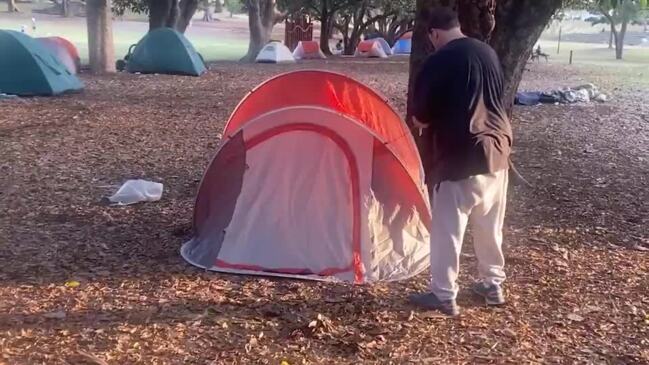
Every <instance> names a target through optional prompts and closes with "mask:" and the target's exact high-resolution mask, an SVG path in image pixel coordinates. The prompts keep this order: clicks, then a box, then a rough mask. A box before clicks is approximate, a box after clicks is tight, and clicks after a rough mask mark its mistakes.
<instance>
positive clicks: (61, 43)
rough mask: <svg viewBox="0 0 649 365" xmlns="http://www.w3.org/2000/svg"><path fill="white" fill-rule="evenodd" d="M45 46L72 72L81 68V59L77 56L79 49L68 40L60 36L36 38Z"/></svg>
mask: <svg viewBox="0 0 649 365" xmlns="http://www.w3.org/2000/svg"><path fill="white" fill-rule="evenodd" d="M36 39H37V40H38V41H39V42H41V44H42V45H43V46H45V48H47V49H48V50H49V51H50V52H52V53H54V55H55V56H56V58H58V59H59V61H61V63H62V64H63V65H65V67H66V68H67V69H68V71H70V73H72V74H77V73H78V72H79V69H80V68H81V59H80V58H79V51H77V47H75V46H74V44H72V43H71V42H70V41H68V40H67V39H65V38H61V37H44V38H36Z"/></svg>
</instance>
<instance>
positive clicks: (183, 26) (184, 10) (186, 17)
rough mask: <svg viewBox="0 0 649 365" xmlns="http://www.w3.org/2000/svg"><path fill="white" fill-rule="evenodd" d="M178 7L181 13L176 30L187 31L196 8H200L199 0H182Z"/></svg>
mask: <svg viewBox="0 0 649 365" xmlns="http://www.w3.org/2000/svg"><path fill="white" fill-rule="evenodd" d="M178 7H179V9H180V14H179V15H178V20H177V22H176V30H177V31H179V32H180V33H185V31H186V30H187V27H188V26H189V23H190V22H191V20H192V18H193V17H194V14H196V10H198V0H181V1H180V3H179V4H178Z"/></svg>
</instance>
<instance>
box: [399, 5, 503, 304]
mask: <svg viewBox="0 0 649 365" xmlns="http://www.w3.org/2000/svg"><path fill="white" fill-rule="evenodd" d="M427 27H428V30H429V38H430V41H431V42H432V43H433V46H434V47H435V50H436V52H435V53H434V54H433V55H431V56H430V57H429V58H428V59H427V60H426V62H425V64H424V66H423V68H422V71H421V73H420V74H419V75H418V77H417V79H416V81H415V89H414V104H413V106H414V109H413V114H414V117H415V119H414V123H415V125H416V126H417V127H418V128H420V131H421V133H424V138H426V142H427V146H428V147H429V148H428V151H426V152H424V153H423V156H422V160H423V161H424V166H425V169H426V175H427V176H426V180H427V183H428V187H429V189H430V196H431V208H432V219H433V222H432V228H431V242H430V245H431V250H430V257H431V276H432V280H431V292H430V293H425V294H418V295H415V296H413V297H411V302H412V303H414V304H416V305H418V306H421V307H424V308H427V309H436V310H440V311H441V312H443V313H445V314H447V315H457V314H459V308H458V306H457V304H456V301H455V298H456V297H457V292H458V285H457V283H456V282H457V277H458V271H459V266H460V251H461V248H462V241H463V238H464V232H465V229H466V227H467V224H469V223H470V224H471V228H472V232H473V236H474V242H473V244H474V249H475V254H476V258H477V259H478V272H479V275H480V280H479V281H478V282H477V283H475V284H474V287H473V290H474V292H476V293H477V294H479V295H481V296H482V297H484V298H485V300H486V302H487V304H489V305H500V304H504V303H505V299H504V296H503V292H502V288H501V285H502V283H503V281H504V280H505V271H504V264H505V260H504V257H503V253H502V228H503V219H504V217H505V201H506V195H507V170H508V168H509V154H510V151H511V144H512V132H511V126H510V123H509V118H508V116H507V112H506V111H505V108H504V102H503V73H502V69H501V66H500V62H499V60H498V56H497V55H496V53H495V52H494V50H493V49H491V47H489V46H488V45H487V44H485V43H483V42H480V41H478V40H476V39H472V38H467V37H466V36H465V35H464V34H463V33H462V31H461V30H460V24H459V21H458V17H457V14H456V13H455V12H454V11H452V10H451V9H449V8H441V7H440V8H435V9H432V10H431V11H430V12H429V13H428V16H427Z"/></svg>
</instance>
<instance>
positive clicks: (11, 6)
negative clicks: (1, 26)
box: [7, 0, 20, 13]
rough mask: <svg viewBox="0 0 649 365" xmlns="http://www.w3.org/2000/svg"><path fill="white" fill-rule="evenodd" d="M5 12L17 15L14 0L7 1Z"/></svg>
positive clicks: (18, 10)
mask: <svg viewBox="0 0 649 365" xmlns="http://www.w3.org/2000/svg"><path fill="white" fill-rule="evenodd" d="M7 11H9V12H10V13H19V12H20V9H18V6H16V0H7Z"/></svg>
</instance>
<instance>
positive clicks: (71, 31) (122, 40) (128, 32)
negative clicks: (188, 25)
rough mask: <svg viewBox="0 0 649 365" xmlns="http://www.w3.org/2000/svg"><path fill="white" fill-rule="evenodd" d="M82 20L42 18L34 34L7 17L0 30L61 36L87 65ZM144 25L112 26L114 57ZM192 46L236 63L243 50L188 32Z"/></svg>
mask: <svg viewBox="0 0 649 365" xmlns="http://www.w3.org/2000/svg"><path fill="white" fill-rule="evenodd" d="M84 20H85V19H79V18H76V19H60V20H55V19H46V20H39V21H37V29H36V32H32V30H31V21H30V20H29V18H11V17H7V16H6V15H4V16H3V15H0V28H1V29H11V30H18V31H19V30H20V28H21V26H23V25H24V26H25V28H26V29H27V33H28V34H29V35H31V36H34V37H46V36H55V35H56V36H61V37H64V38H67V39H68V40H70V41H71V42H72V43H74V44H75V45H76V46H77V48H78V49H79V53H80V55H81V61H82V63H87V60H88V46H87V44H88V43H87V42H88V41H87V33H86V28H85V23H84ZM147 27H148V24H147V23H145V22H123V21H115V22H114V23H113V39H114V43H115V56H116V57H117V58H122V57H124V55H125V54H126V52H127V51H128V48H129V47H130V46H131V45H132V44H134V43H137V41H138V40H139V39H140V38H142V36H144V34H145V33H146V31H147ZM186 35H187V38H188V39H189V40H190V41H191V42H192V44H193V45H194V47H195V48H196V50H197V51H198V52H200V53H201V54H202V56H203V57H204V58H205V60H207V61H219V60H237V59H239V58H241V57H242V56H243V55H244V54H245V53H246V51H247V47H248V44H247V42H246V41H244V40H241V39H235V38H223V37H220V38H219V39H217V40H215V39H214V38H216V37H215V36H214V35H213V34H209V33H201V32H200V31H194V30H190V31H188V33H187V34H186Z"/></svg>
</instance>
